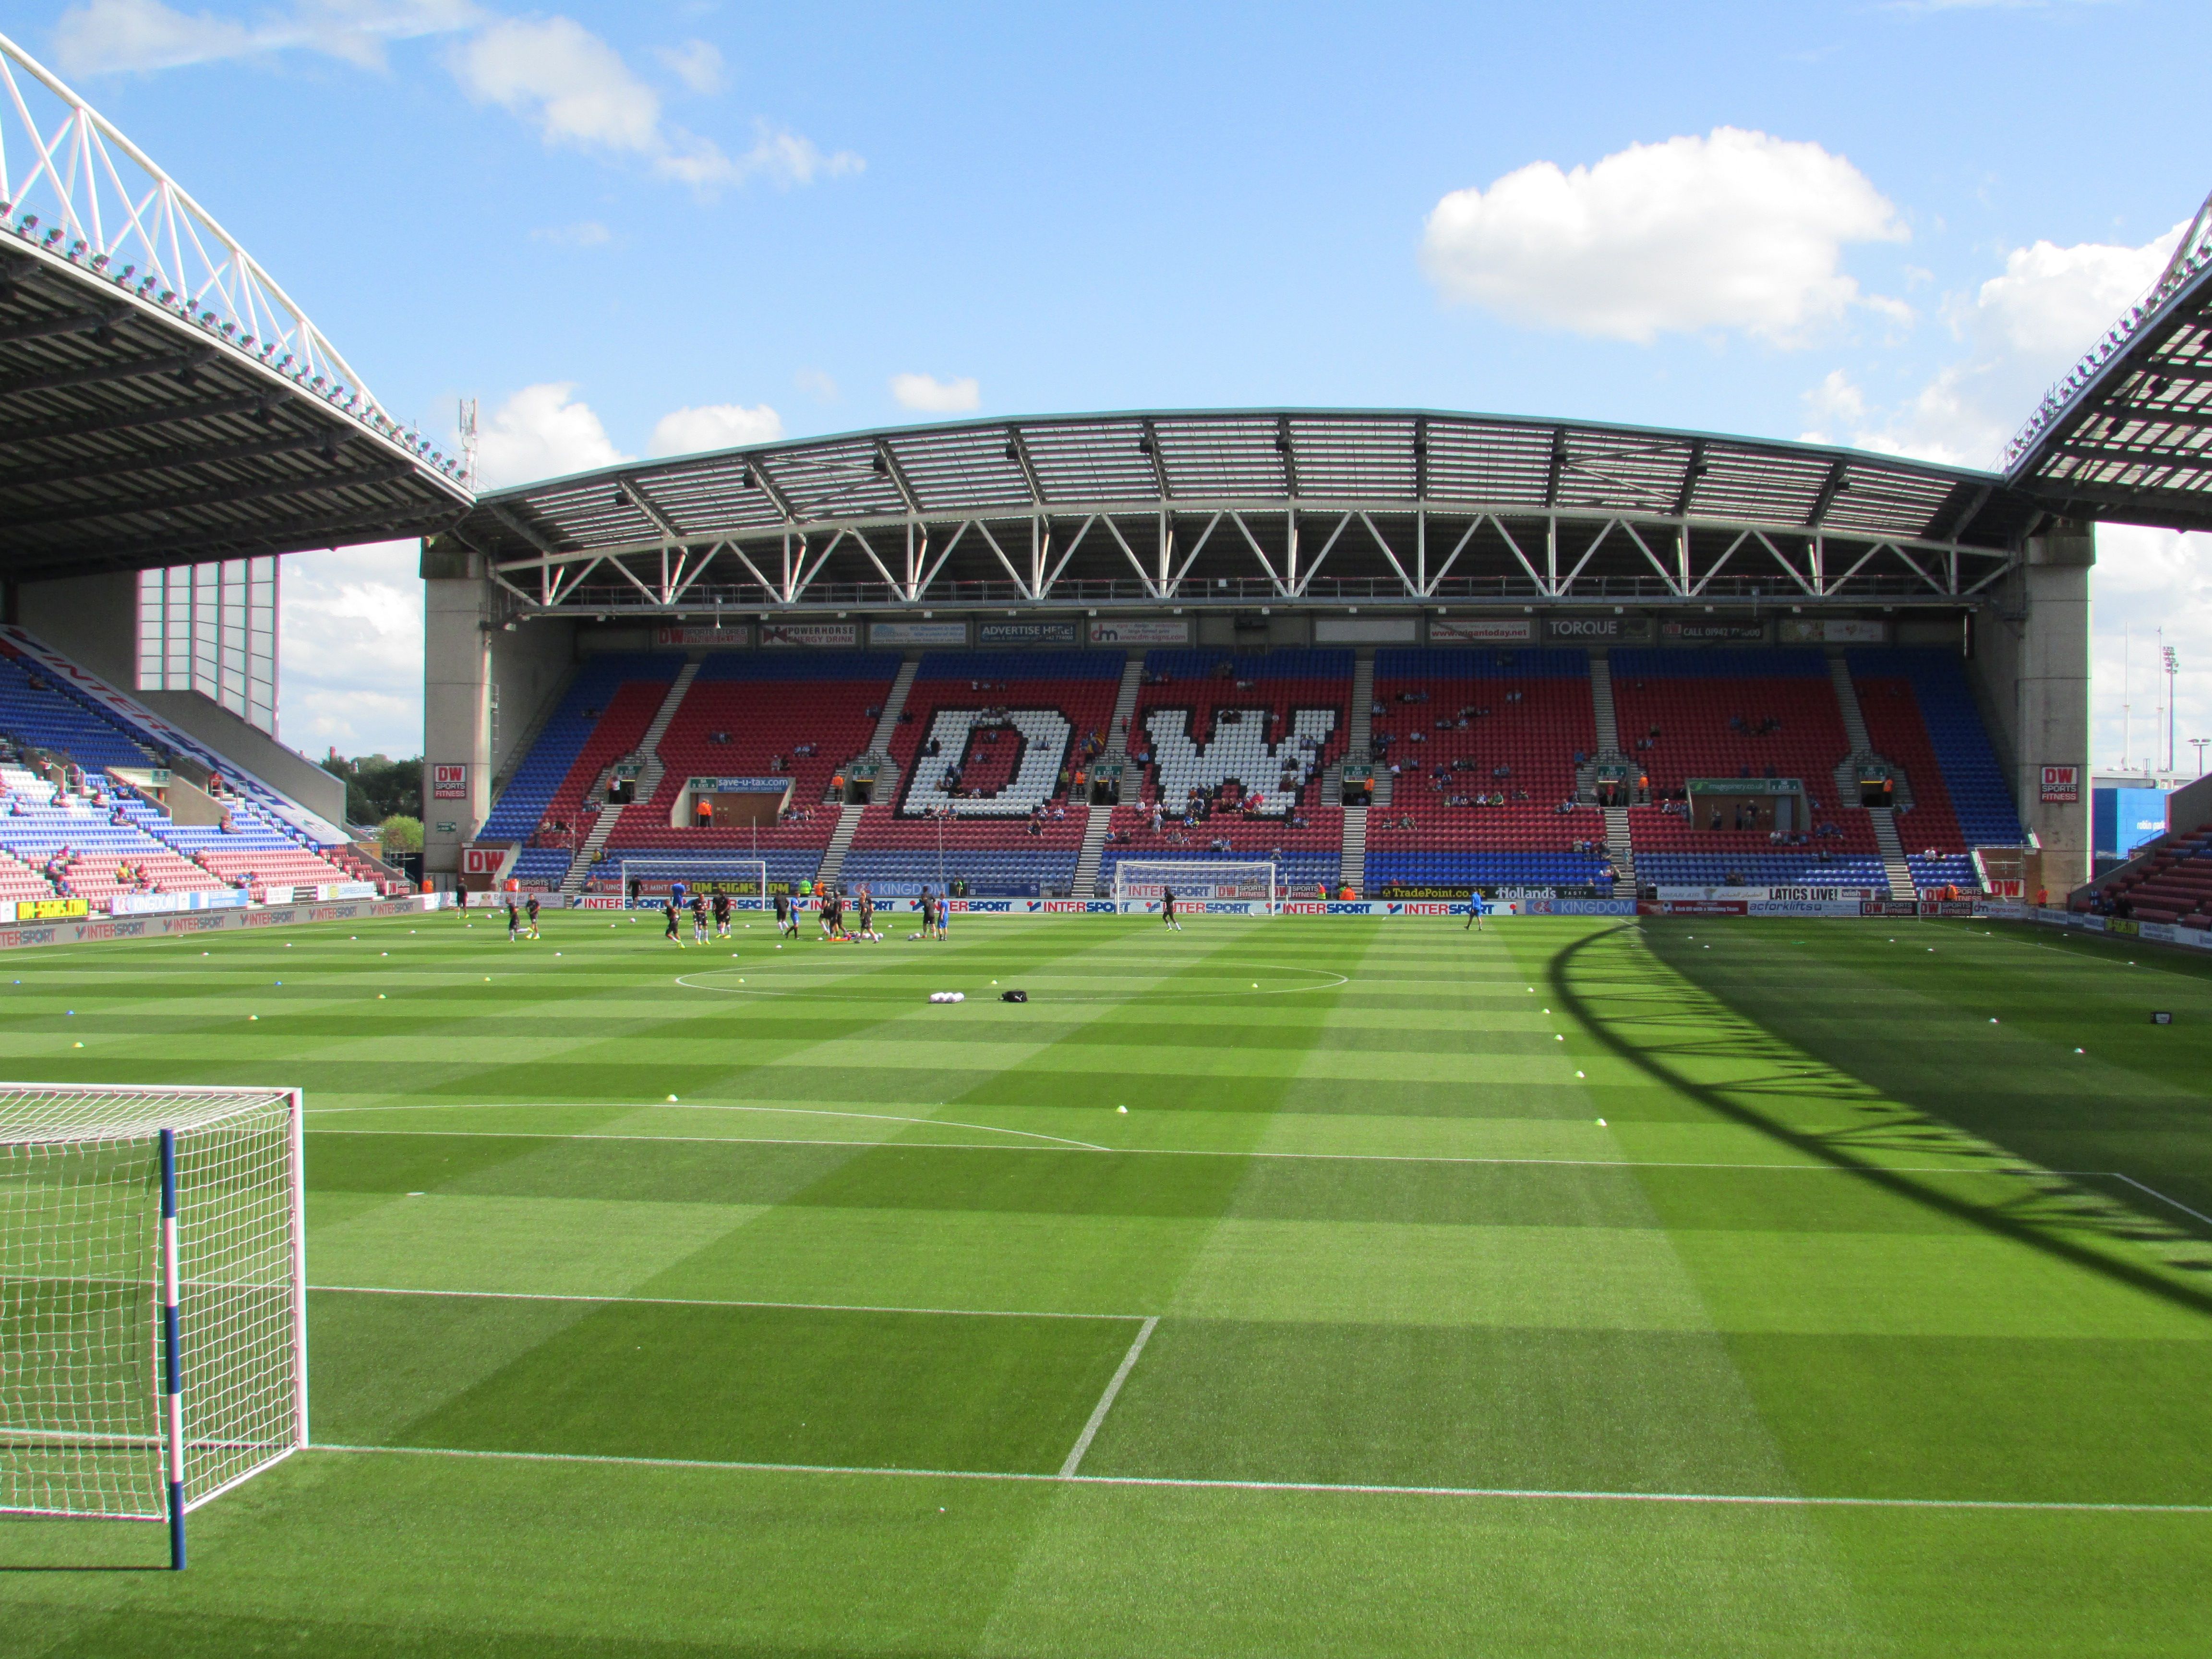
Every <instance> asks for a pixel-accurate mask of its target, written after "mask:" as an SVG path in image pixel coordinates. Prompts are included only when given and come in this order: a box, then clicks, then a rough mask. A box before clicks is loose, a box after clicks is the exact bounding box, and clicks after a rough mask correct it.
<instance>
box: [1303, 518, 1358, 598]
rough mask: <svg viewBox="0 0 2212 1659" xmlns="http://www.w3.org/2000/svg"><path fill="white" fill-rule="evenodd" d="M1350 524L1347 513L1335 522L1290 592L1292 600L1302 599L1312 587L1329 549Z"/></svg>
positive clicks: (1350, 519) (1350, 520)
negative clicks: (1325, 539) (1334, 525)
mask: <svg viewBox="0 0 2212 1659" xmlns="http://www.w3.org/2000/svg"><path fill="white" fill-rule="evenodd" d="M1363 516H1364V515H1363ZM1351 522H1352V514H1351V513H1346V514H1345V515H1344V516H1343V517H1342V518H1340V519H1339V520H1337V521H1336V528H1335V529H1334V530H1332V531H1330V532H1328V540H1327V541H1325V542H1323V543H1322V544H1321V551H1320V552H1318V553H1316V554H1315V555H1314V561H1313V562H1312V563H1311V564H1310V565H1309V566H1307V567H1306V573H1305V574H1304V576H1303V577H1301V578H1300V579H1299V580H1298V584H1297V587H1296V588H1295V589H1294V590H1293V591H1292V594H1291V597H1292V598H1294V599H1302V598H1304V595H1305V591H1306V589H1307V588H1309V587H1310V586H1313V579H1314V573H1315V572H1316V571H1317V570H1319V569H1320V568H1322V564H1323V562H1326V561H1327V559H1328V550H1329V549H1331V548H1333V547H1334V546H1335V545H1336V538H1338V537H1339V536H1341V535H1342V534H1344V529H1345V526H1346V525H1348V524H1350V523H1351Z"/></svg>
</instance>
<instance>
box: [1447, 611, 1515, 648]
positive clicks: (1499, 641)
mask: <svg viewBox="0 0 2212 1659" xmlns="http://www.w3.org/2000/svg"><path fill="white" fill-rule="evenodd" d="M1535 637H1536V624H1535V623H1534V622H1533V621H1531V620H1530V619H1529V618H1528V617H1430V618H1429V643H1430V644H1431V645H1527V644H1528V643H1529V641H1532V640H1534V638H1535Z"/></svg>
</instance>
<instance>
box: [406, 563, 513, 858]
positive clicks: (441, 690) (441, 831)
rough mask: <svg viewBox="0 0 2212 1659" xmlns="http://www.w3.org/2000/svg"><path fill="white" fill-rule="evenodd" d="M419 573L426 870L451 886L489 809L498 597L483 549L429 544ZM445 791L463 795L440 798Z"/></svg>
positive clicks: (424, 853)
mask: <svg viewBox="0 0 2212 1659" xmlns="http://www.w3.org/2000/svg"><path fill="white" fill-rule="evenodd" d="M422 576H423V582H422V871H423V874H424V875H425V876H426V877H443V878H445V879H443V880H441V881H437V882H435V885H437V886H441V887H451V886H453V884H454V883H455V881H457V880H458V879H459V873H460V868H461V847H462V844H463V843H464V842H468V841H471V840H472V839H473V838H474V837H475V836H476V833H477V825H478V824H480V823H483V821H484V819H485V817H487V816H488V815H489V813H490V811H491V636H492V630H493V629H495V628H496V627H497V626H498V625H499V623H498V620H497V613H498V611H499V609H500V605H501V601H500V598H499V594H498V592H497V590H495V588H494V586H492V584H491V582H490V580H489V579H488V577H487V574H486V571H485V564H484V557H483V555H482V554H481V553H475V552H468V551H464V550H458V549H453V550H448V549H447V548H444V547H441V548H440V549H439V550H437V551H436V552H435V553H434V552H432V551H431V550H430V548H429V546H428V544H425V545H424V548H423V552H422ZM456 768H457V769H459V770H458V772H456V771H454V770H453V769H456ZM441 789H443V790H446V791H449V792H452V791H458V792H459V793H458V796H457V797H456V796H453V795H451V794H449V795H448V797H447V798H446V799H441V798H440V793H439V792H440V791H441Z"/></svg>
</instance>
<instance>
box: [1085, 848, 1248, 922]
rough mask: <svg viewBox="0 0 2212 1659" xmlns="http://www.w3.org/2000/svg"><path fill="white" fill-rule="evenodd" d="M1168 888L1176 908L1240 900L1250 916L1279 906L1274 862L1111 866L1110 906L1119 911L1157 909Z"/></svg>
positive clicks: (1132, 862) (1159, 861)
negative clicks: (1111, 899) (1174, 898)
mask: <svg viewBox="0 0 2212 1659" xmlns="http://www.w3.org/2000/svg"><path fill="white" fill-rule="evenodd" d="M1170 891H1172V892H1173V893H1174V894H1175V897H1176V907H1177V908H1181V907H1182V906H1183V905H1185V904H1189V905H1193V906H1196V905H1201V904H1205V903H1207V902H1215V903H1236V902H1242V903H1243V904H1246V905H1248V906H1249V907H1250V908H1249V912H1248V914H1249V915H1270V916H1272V915H1280V914H1281V910H1282V901H1283V891H1282V888H1281V886H1280V884H1279V883H1278V882H1277V880H1276V873H1275V866H1274V865H1273V864H1272V863H1267V862H1265V861H1261V860H1252V861H1238V860H1214V861H1211V862H1200V860H1194V859H1155V860H1149V861H1148V860H1144V859H1123V860H1121V861H1119V862H1118V863H1116V864H1115V866H1114V908H1115V910H1116V911H1118V912H1120V913H1121V914H1123V915H1127V914H1128V913H1129V912H1131V911H1137V912H1140V913H1141V912H1148V911H1157V910H1158V909H1159V908H1160V907H1161V906H1162V905H1163V904H1164V903H1165V902H1166V901H1167V895H1168V894H1169V893H1170Z"/></svg>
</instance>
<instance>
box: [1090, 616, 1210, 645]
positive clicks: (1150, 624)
mask: <svg viewBox="0 0 2212 1659" xmlns="http://www.w3.org/2000/svg"><path fill="white" fill-rule="evenodd" d="M1189 643H1190V618H1189V617H1092V618H1091V644H1093V645H1188V644H1189Z"/></svg>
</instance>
